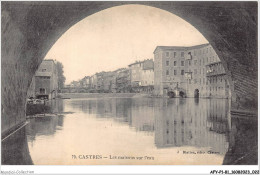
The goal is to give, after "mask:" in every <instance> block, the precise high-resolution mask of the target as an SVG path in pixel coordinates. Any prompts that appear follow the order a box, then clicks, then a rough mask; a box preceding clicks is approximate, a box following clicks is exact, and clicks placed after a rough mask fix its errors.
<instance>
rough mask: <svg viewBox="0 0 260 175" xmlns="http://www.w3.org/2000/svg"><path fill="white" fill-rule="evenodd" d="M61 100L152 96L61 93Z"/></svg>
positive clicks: (146, 95) (147, 95) (149, 95)
mask: <svg viewBox="0 0 260 175" xmlns="http://www.w3.org/2000/svg"><path fill="white" fill-rule="evenodd" d="M58 96H59V98H62V99H70V98H109V97H114V98H139V97H140V98H141V97H151V96H152V95H151V94H140V93H60V94H59V95H58Z"/></svg>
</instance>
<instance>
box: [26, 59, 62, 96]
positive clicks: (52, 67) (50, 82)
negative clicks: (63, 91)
mask: <svg viewBox="0 0 260 175" xmlns="http://www.w3.org/2000/svg"><path fill="white" fill-rule="evenodd" d="M57 92H58V75H57V67H56V63H55V62H54V61H53V60H43V62H42V63H41V65H40V66H39V68H38V70H37V71H36V73H35V76H34V77H33V79H32V82H31V85H30V88H29V90H28V97H35V98H48V99H52V98H55V97H56V95H57Z"/></svg>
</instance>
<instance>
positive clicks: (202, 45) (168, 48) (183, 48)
mask: <svg viewBox="0 0 260 175" xmlns="http://www.w3.org/2000/svg"><path fill="white" fill-rule="evenodd" d="M209 45H210V44H209V43H206V44H200V45H195V46H157V47H156V48H155V50H154V52H153V53H155V52H156V50H157V49H162V50H190V49H199V48H203V47H206V46H209Z"/></svg>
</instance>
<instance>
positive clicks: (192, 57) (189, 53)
mask: <svg viewBox="0 0 260 175" xmlns="http://www.w3.org/2000/svg"><path fill="white" fill-rule="evenodd" d="M213 72H214V73H213ZM229 92H230V90H229V84H228V80H227V75H226V73H225V71H224V68H223V65H222V63H221V62H220V60H219V58H218V56H217V54H216V52H215V51H214V49H213V48H212V46H211V45H210V44H202V45H197V46H192V47H177V46H158V47H156V49H155V51H154V93H155V95H165V96H166V95H170V96H177V97H178V96H180V97H216V98H228V97H229Z"/></svg>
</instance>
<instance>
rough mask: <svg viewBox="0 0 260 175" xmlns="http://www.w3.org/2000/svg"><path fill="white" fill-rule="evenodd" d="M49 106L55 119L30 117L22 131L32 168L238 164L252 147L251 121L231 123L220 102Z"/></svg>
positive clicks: (111, 100) (65, 103)
mask: <svg viewBox="0 0 260 175" xmlns="http://www.w3.org/2000/svg"><path fill="white" fill-rule="evenodd" d="M51 105H52V108H53V112H54V113H56V114H58V115H56V116H49V117H48V116H46V117H44V118H32V119H30V123H29V124H28V125H27V126H26V136H27V142H28V148H29V154H30V156H31V158H32V161H33V163H34V164H57V165H60V164H77V165H81V164H84V165H88V164H173V165H178V164H180V165H183V164H204V165H205V164H211V165H213V164H239V162H236V161H240V159H239V158H240V157H242V156H244V155H245V154H248V153H250V150H251V149H252V145H257V135H256V133H257V124H256V123H257V122H256V121H252V120H250V121H248V120H246V122H245V121H243V119H237V118H235V119H232V120H231V118H232V117H231V116H230V113H229V112H230V109H229V101H228V100H226V99H199V100H198V99H193V98H187V99H177V98H175V99H161V98H156V99H154V98H105V99H100V98H99V99H66V100H56V101H52V103H51ZM255 124H256V126H255ZM250 130H251V131H250ZM244 131H247V132H249V133H246V134H248V135H250V134H251V135H252V133H254V135H253V136H250V137H248V135H245V132H244ZM239 139H241V140H242V139H245V140H246V141H245V140H243V143H250V144H243V143H240V142H239V143H238V140H239ZM248 145H251V146H248ZM256 148H257V146H256ZM87 155H100V156H102V158H100V156H97V157H96V158H95V159H87ZM73 156H74V157H73ZM75 156H76V158H75ZM137 157H142V158H140V160H139V159H137ZM98 158H99V159H98ZM251 159H252V158H251ZM256 161H257V160H256Z"/></svg>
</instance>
